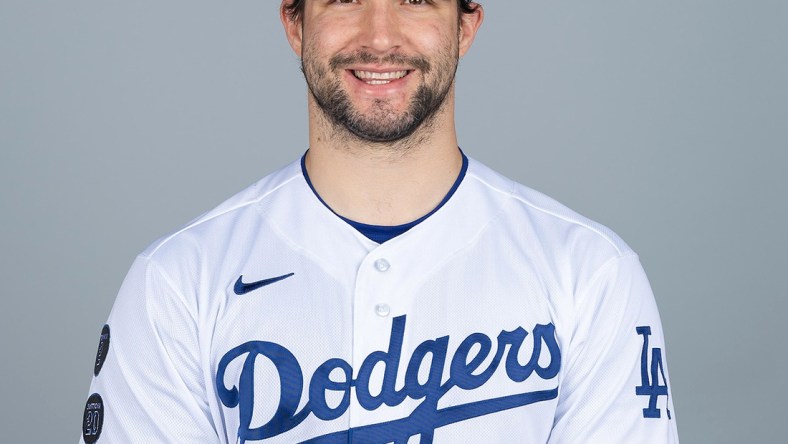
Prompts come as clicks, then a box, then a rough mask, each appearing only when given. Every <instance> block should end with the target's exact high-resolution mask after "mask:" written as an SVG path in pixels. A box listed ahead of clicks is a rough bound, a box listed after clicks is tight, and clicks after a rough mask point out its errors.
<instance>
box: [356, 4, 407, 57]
mask: <svg viewBox="0 0 788 444" xmlns="http://www.w3.org/2000/svg"><path fill="white" fill-rule="evenodd" d="M367 5H368V7H367V8H366V10H365V11H364V14H363V17H362V19H361V33H360V34H361V35H360V36H359V43H360V44H361V46H362V47H364V48H366V49H367V50H369V51H371V52H376V53H388V52H391V51H392V50H394V49H397V48H399V47H400V46H401V45H402V39H403V35H402V23H401V21H400V20H399V17H398V14H397V10H396V7H397V5H396V4H395V3H394V2H391V1H377V2H373V1H370V2H368V3H367Z"/></svg>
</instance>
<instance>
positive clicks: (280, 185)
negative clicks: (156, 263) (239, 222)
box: [141, 174, 301, 257]
mask: <svg viewBox="0 0 788 444" xmlns="http://www.w3.org/2000/svg"><path fill="white" fill-rule="evenodd" d="M299 177H301V175H300V174H295V175H293V177H290V178H289V179H286V180H283V181H282V183H280V184H279V185H277V186H275V187H274V188H272V189H270V190H268V191H267V192H266V193H265V194H263V195H261V196H258V197H257V198H255V199H252V200H247V201H244V202H242V203H240V204H238V205H236V206H234V207H232V208H228V209H227V210H225V211H222V212H221V213H218V214H214V215H212V216H210V217H206V218H199V220H197V221H195V222H192V223H190V224H188V225H186V226H185V227H183V228H181V229H180V230H177V231H175V232H174V233H172V234H170V235H169V236H167V237H166V238H165V239H162V240H161V241H159V243H158V245H156V248H154V249H153V250H152V251H151V252H149V253H148V254H147V255H146V254H144V253H143V254H141V256H143V257H151V256H153V255H154V254H156V252H157V251H158V250H159V248H161V247H162V246H163V245H164V244H166V243H167V242H169V241H170V239H172V238H173V237H175V236H177V235H179V234H181V233H183V232H184V231H186V230H189V229H191V228H193V227H196V226H198V225H201V224H203V223H205V222H208V221H210V220H213V219H216V218H217V217H219V216H224V215H225V214H228V213H231V212H233V211H236V210H239V209H241V208H243V207H247V206H249V205H254V204H257V203H259V202H260V201H261V200H263V199H265V198H266V197H268V196H270V195H271V194H272V193H274V192H275V191H277V190H279V189H280V188H282V187H283V186H285V185H287V184H289V183H290V182H292V181H293V180H295V179H298V178H299ZM253 186H257V184H255V185H253Z"/></svg>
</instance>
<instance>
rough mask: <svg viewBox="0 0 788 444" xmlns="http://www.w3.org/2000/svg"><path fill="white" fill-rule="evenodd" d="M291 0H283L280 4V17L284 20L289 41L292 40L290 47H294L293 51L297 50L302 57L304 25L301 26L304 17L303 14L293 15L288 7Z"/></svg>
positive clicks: (283, 23) (297, 53)
mask: <svg viewBox="0 0 788 444" xmlns="http://www.w3.org/2000/svg"><path fill="white" fill-rule="evenodd" d="M291 1H292V0H282V4H281V5H280V6H279V19H280V20H282V25H283V26H284V27H285V37H287V41H288V42H290V47H291V48H293V51H295V53H296V55H297V56H298V57H299V58H300V57H301V42H302V38H303V32H302V31H303V27H302V26H301V24H302V23H303V22H302V20H303V17H301V15H299V16H298V17H295V18H294V17H291V15H290V13H289V12H288V11H287V8H286V6H287V5H288V4H289V3H290V2H291Z"/></svg>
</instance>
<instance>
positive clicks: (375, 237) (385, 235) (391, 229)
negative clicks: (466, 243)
mask: <svg viewBox="0 0 788 444" xmlns="http://www.w3.org/2000/svg"><path fill="white" fill-rule="evenodd" d="M307 151H308V150H307ZM460 154H461V155H462V168H460V174H459V175H458V176H457V180H455V181H454V184H453V185H452V186H451V189H450V190H449V192H448V193H447V194H446V197H444V198H443V200H442V201H441V203H439V204H438V206H437V207H435V208H434V209H433V210H432V211H430V212H429V213H427V214H425V215H424V216H422V217H420V218H418V219H416V220H414V221H413V222H408V223H406V224H402V225H369V224H362V223H361V222H356V221H354V220H350V219H348V218H346V217H343V216H341V215H339V214H337V213H336V212H335V211H334V210H332V209H331V207H329V206H328V205H327V204H326V202H325V201H324V200H323V198H322V197H320V195H319V194H317V190H315V187H314V186H313V185H312V181H311V180H310V179H309V174H308V173H307V172H306V153H304V155H303V156H301V172H302V173H303V174H304V179H306V183H307V184H308V185H309V188H310V189H311V190H312V192H313V193H315V196H316V197H317V199H318V200H319V201H320V202H321V203H322V204H323V205H325V207H326V208H328V209H329V210H331V212H332V213H334V214H336V215H337V217H339V218H340V219H342V220H344V221H345V222H347V223H348V224H350V226H352V227H353V228H355V229H356V230H358V231H359V232H360V233H361V234H363V235H364V236H366V237H367V238H369V239H370V240H372V241H374V242H377V243H379V244H382V243H383V242H386V241H387V240H390V239H393V238H395V237H397V236H399V235H400V234H402V233H404V232H406V231H408V230H410V229H411V228H413V227H415V226H416V225H418V224H420V223H421V222H423V221H425V220H426V219H427V218H428V217H430V216H432V215H433V214H434V213H435V212H436V211H438V210H439V209H440V208H441V207H442V206H443V205H444V204H446V202H448V201H449V199H450V198H451V196H452V195H454V192H455V191H457V188H458V187H459V186H460V183H462V180H463V178H465V172H466V171H468V158H467V157H465V153H463V152H462V150H460Z"/></svg>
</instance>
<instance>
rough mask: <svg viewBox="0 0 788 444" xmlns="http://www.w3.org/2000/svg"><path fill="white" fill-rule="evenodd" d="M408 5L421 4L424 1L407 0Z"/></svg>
mask: <svg viewBox="0 0 788 444" xmlns="http://www.w3.org/2000/svg"><path fill="white" fill-rule="evenodd" d="M407 3H408V4H409V5H421V4H423V3H424V0H407Z"/></svg>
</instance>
